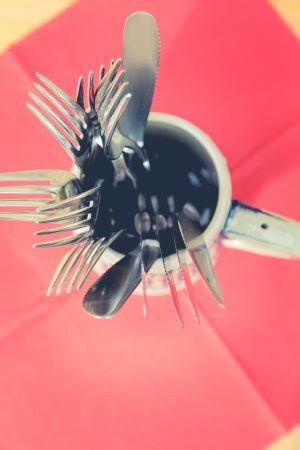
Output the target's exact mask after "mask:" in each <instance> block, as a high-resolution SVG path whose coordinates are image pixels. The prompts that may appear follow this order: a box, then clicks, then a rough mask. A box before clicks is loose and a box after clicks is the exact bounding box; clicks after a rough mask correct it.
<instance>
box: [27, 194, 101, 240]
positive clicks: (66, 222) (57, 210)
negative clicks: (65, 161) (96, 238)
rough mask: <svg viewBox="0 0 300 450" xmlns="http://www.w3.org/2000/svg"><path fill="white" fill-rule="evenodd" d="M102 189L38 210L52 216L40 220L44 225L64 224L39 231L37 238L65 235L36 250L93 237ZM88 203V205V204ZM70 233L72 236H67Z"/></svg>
mask: <svg viewBox="0 0 300 450" xmlns="http://www.w3.org/2000/svg"><path fill="white" fill-rule="evenodd" d="M99 191H100V188H99V187H96V188H93V189H90V190H89V191H86V192H82V193H81V194H78V195H75V196H73V197H70V198H68V199H66V200H62V201H60V202H57V203H53V204H51V205H47V206H45V207H43V208H41V209H39V210H38V212H40V213H44V214H45V213H47V212H49V211H51V214H50V215H49V216H47V217H46V218H43V219H41V220H40V223H42V224H55V223H63V224H62V225H61V226H58V227H54V228H49V229H45V230H41V231H38V232H37V233H35V234H36V236H49V235H50V236H51V235H61V234H62V235H63V236H62V237H59V238H58V239H55V240H52V241H45V242H40V243H38V244H35V245H34V247H35V248H42V247H57V246H62V245H71V244H74V243H78V242H82V241H83V240H86V239H88V238H89V237H91V236H92V235H93V232H94V221H93V218H94V216H95V214H94V213H95V212H96V210H97V207H98V206H97V205H98V202H99ZM86 203H87V204H86ZM68 232H70V233H71V235H70V236H65V234H66V233H68Z"/></svg>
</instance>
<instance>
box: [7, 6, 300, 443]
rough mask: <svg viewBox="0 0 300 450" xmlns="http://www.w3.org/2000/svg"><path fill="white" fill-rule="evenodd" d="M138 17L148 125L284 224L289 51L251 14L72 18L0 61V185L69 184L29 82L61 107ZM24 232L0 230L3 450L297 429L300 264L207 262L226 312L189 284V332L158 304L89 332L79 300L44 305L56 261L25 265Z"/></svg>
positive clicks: (47, 254)
mask: <svg viewBox="0 0 300 450" xmlns="http://www.w3.org/2000/svg"><path fill="white" fill-rule="evenodd" d="M137 9H138V10H142V9H145V10H148V11H149V12H151V13H153V14H154V15H155V17H156V19H157V21H158V23H159V28H160V31H161V42H162V54H161V67H160V72H159V81H158V86H157V90H156V96H155V102H154V105H153V110H156V111H162V112H169V113H172V114H176V115H179V116H181V117H183V118H185V119H188V120H190V121H192V122H193V123H195V124H196V125H197V126H199V127H200V128H202V129H203V130H204V131H206V132H207V133H208V134H210V136H211V137H212V138H213V140H215V142H216V143H217V144H218V145H219V147H220V149H221V151H222V152H223V153H224V154H225V156H226V157H227V158H228V162H229V166H230V169H231V171H232V176H233V188H234V194H235V197H237V198H239V199H240V200H243V201H246V202H247V201H248V202H251V203H252V204H254V205H255V206H258V207H264V208H266V209H270V210H273V211H274V212H278V213H282V214H286V215H288V216H291V217H293V218H294V219H298V220H300V213H299V208H298V204H299V203H298V195H297V192H299V187H300V181H299V180H300V177H299V175H300V174H299V171H300V169H299V167H300V166H299V164H298V162H299V157H298V154H299V146H300V126H299V125H300V124H299V117H300V103H299V98H300V83H299V80H300V57H299V56H300V51H299V44H298V41H297V40H296V39H295V38H294V37H293V36H292V35H291V33H290V31H289V30H288V29H287V28H286V26H285V25H284V24H283V23H282V22H281V20H280V19H279V18H278V17H277V16H276V14H275V13H274V12H273V10H272V9H271V7H270V6H269V5H268V4H267V3H265V2H263V1H261V0H252V1H251V2H241V1H239V0H232V1H231V2H228V1H226V0H210V1H209V2H207V1H204V0H203V1H202V0H201V1H196V0H193V1H192V0H186V1H185V2H179V1H177V2H175V3H174V2H171V1H169V0H165V1H164V2H159V1H158V0H153V1H152V2H151V4H149V2H146V1H138V0H133V1H130V2H122V1H121V0H111V1H110V2H109V3H105V2H103V1H100V2H99V0H98V1H96V0H82V1H80V2H78V3H77V4H76V5H75V6H74V7H72V8H70V9H68V10H67V11H66V12H65V13H63V14H62V15H60V16H59V17H58V18H57V19H55V20H54V21H52V22H51V23H49V24H48V25H46V26H45V27H43V28H41V29H40V30H38V31H37V32H36V33H34V34H33V35H31V36H30V37H28V38H27V39H25V40H24V41H23V42H21V43H19V44H18V45H16V46H15V47H13V48H11V49H10V50H9V51H8V52H7V53H5V54H4V55H2V56H1V58H0V67H1V70H0V74H1V75H0V77H1V84H0V98H1V105H0V117H1V146H2V159H1V165H0V170H1V172H3V171H8V170H11V171H13V170H22V169H23V170H25V169H34V168H36V169H38V168H65V169H67V168H69V166H70V161H69V160H68V157H67V156H66V155H65V154H64V153H63V151H62V150H61V149H60V147H59V145H58V144H57V143H56V142H55V140H54V139H53V137H52V136H50V135H49V133H48V132H47V131H46V130H44V129H43V127H42V126H41V125H40V124H39V123H37V121H36V119H35V118H33V117H32V116H31V115H30V113H29V112H27V111H26V109H25V102H26V99H27V98H28V96H27V93H28V90H30V89H31V87H32V85H31V81H32V79H33V78H34V73H35V72H36V71H40V72H42V73H44V74H45V75H47V76H49V78H51V79H53V81H55V82H56V83H57V84H58V85H59V86H61V87H62V88H63V89H64V90H66V91H67V92H69V93H70V94H72V95H74V92H75V89H76V82H77V78H78V76H79V75H81V74H87V72H88V70H89V69H90V68H92V69H94V70H97V69H98V67H99V66H100V64H101V63H106V64H108V62H109V60H110V58H111V57H117V56H119V55H120V53H121V43H122V29H123V23H124V19H125V18H126V16H127V15H128V14H130V13H131V12H133V11H134V10H137ZM35 228H36V227H35V226H34V225H32V224H26V225H23V226H22V225H20V224H13V223H1V237H0V245H1V249H2V256H3V263H2V266H1V267H2V271H1V277H0V283H1V284H0V285H1V300H0V360H1V371H0V398H1V408H0V424H1V426H0V428H1V433H0V447H1V448H3V449H17V448H22V450H27V449H28V450H40V449H43V450H47V449H49V450H50V449H51V450H52V449H53V448H56V449H69V448H70V449H71V448H72V450H82V449H87V450H94V449H95V450H96V449H99V448H103V449H105V450H117V449H118V450H119V449H130V450H135V449H136V450H137V449H139V450H140V449H143V450H148V449H149V450H154V449H157V450H176V449H182V448H188V449H189V450H196V449H197V450H198V449H200V448H201V449H203V450H217V449H222V450H223V449H224V450H225V449H226V450H227V449H228V450H241V449H243V450H260V449H263V448H264V447H265V446H266V445H267V444H269V443H270V442H272V441H273V440H275V438H277V437H278V436H280V435H281V434H283V433H284V432H285V431H286V430H287V429H288V428H290V427H291V426H292V425H294V424H296V423H297V422H299V420H300V398H299V385H300V364H299V351H300V331H299V316H300V306H299V301H298V297H299V292H300V286H299V275H298V274H299V270H300V265H299V264H300V263H298V262H296V261H292V262H290V261H282V260H276V259H271V258H264V257H260V256H254V255H250V254H247V253H242V252H237V251H231V250H227V249H222V250H221V253H220V258H219V261H218V264H217V269H216V270H217V274H218V277H219V279H220V283H221V285H222V288H223V291H224V297H225V300H226V305H227V308H226V310H225V311H223V310H219V309H218V308H217V306H216V305H215V304H214V303H213V301H212V300H211V299H210V298H209V295H208V294H207V293H206V291H205V289H204V288H203V286H202V285H201V284H197V286H196V287H195V289H196V291H197V295H198V297H199V303H200V308H201V311H202V322H201V325H200V326H198V325H197V324H196V323H195V322H194V321H193V319H192V315H191V313H190V311H189V309H188V305H186V302H184V316H185V325H186V326H185V329H184V331H182V330H181V329H180V328H179V326H178V325H177V323H176V319H175V316H174V313H173V309H172V305H171V301H170V299H169V298H168V297H164V298H154V299H152V300H151V303H150V319H149V320H148V321H144V320H143V318H142V307H141V300H140V298H137V297H134V296H133V297H132V298H131V299H130V300H129V301H128V303H127V305H126V306H125V307H124V309H123V310H122V311H121V312H120V314H119V315H118V316H117V317H116V318H114V319H113V320H110V321H97V320H95V319H93V318H91V317H89V316H87V315H86V314H85V313H84V312H83V310H82V308H81V298H82V293H80V294H74V295H72V296H71V297H70V296H69V297H68V296H62V297H60V298H53V299H46V298H44V297H43V293H44V291H45V288H46V286H47V282H48V280H49V279H50V276H51V273H52V272H53V270H54V268H55V266H56V264H57V262H58V260H59V257H60V255H61V253H60V252H59V251H57V250H51V249H50V250H33V249H32V248H31V245H32V242H33V238H32V232H33V231H34V229H35Z"/></svg>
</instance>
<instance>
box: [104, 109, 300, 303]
mask: <svg viewBox="0 0 300 450" xmlns="http://www.w3.org/2000/svg"><path fill="white" fill-rule="evenodd" d="M153 136H154V137H155V138H156V139H158V140H159V138H160V136H161V137H163V139H164V140H166V139H169V140H170V141H172V142H178V143H180V145H181V146H182V148H183V151H182V158H184V157H186V156H187V155H188V153H186V152H191V155H193V158H195V157H196V158H197V159H198V161H199V166H201V167H202V169H201V170H203V176H204V177H205V176H206V177H210V178H211V181H210V182H211V183H213V184H214V185H215V187H216V189H217V196H216V201H215V204H214V205H212V210H213V212H212V214H211V217H209V219H208V223H207V225H206V228H205V229H204V231H203V234H202V237H204V240H205V242H206V245H207V247H208V250H209V253H210V256H211V258H212V261H213V263H214V262H215V261H216V258H217V254H218V251H219V249H220V247H221V246H226V247H230V248H234V249H240V250H246V251H249V252H253V253H258V254H262V255H268V256H275V257H280V258H299V257H300V223H298V222H295V221H293V220H289V219H287V218H285V217H282V216H279V215H276V214H273V213H270V212H268V211H263V210H260V209H257V208H255V207H253V206H249V205H246V204H244V203H242V202H239V201H238V200H233V199H232V191H231V177H230V173H229V170H228V167H227V163H226V159H225V158H224V156H223V155H222V153H221V152H220V150H219V149H218V147H217V146H216V145H215V144H214V142H213V141H212V140H211V139H210V138H209V137H208V136H207V135H206V134H205V133H204V132H203V131H201V130H200V129H199V128H197V127H196V126H195V125H193V124H191V123H190V122H188V121H186V120H184V119H181V118H179V117H177V116H173V115H169V114H163V113H151V114H150V116H149V120H148V123H147V128H146V133H145V146H146V148H147V140H149V137H150V138H151V137H153ZM162 151H163V148H162ZM165 151H170V170H172V153H171V152H172V146H169V147H168V148H167V149H166V150H165ZM195 183H197V180H195ZM204 212H205V211H204ZM199 245H200V242H198V240H197V238H195V239H194V241H193V242H192V246H193V247H194V248H197V246H199ZM122 257H123V255H122V254H120V253H117V252H116V251H114V250H112V249H109V250H107V252H106V253H105V257H104V258H103V259H102V261H99V263H98V265H97V266H96V271H97V273H98V274H101V273H103V272H104V271H106V270H107V269H108V268H109V267H110V266H111V265H113V264H114V263H116V262H117V261H118V260H119V259H121V258H122ZM170 258H171V260H173V262H174V267H175V265H176V255H171V257H170ZM189 264H190V271H191V276H192V279H193V280H195V279H196V278H197V276H198V274H197V272H196V270H195V268H194V267H193V264H192V262H191V260H189ZM177 266H178V264H177ZM177 272H178V274H177V275H176V274H175V279H176V281H177V287H178V289H181V288H182V287H183V282H182V280H181V276H180V273H179V272H180V270H179V269H177ZM147 288H148V293H149V294H150V295H164V294H165V293H166V292H167V291H168V290H169V286H168V283H167V280H166V277H165V275H164V268H163V264H162V261H161V259H159V260H157V261H156V263H155V264H154V265H153V267H152V268H151V271H150V273H149V274H148V276H147ZM135 294H142V289H141V287H138V288H137V289H136V291H135Z"/></svg>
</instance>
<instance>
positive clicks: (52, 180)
mask: <svg viewBox="0 0 300 450" xmlns="http://www.w3.org/2000/svg"><path fill="white" fill-rule="evenodd" d="M75 179H76V177H75V175H73V174H72V173H71V172H67V171H64V170H29V171H20V172H8V173H1V174H0V183H1V184H2V182H6V183H7V182H12V181H14V182H16V183H21V182H25V181H28V182H43V183H44V184H35V185H31V184H27V185H16V186H13V185H7V184H6V185H4V186H0V206H1V207H5V211H1V212H0V220H20V221H33V222H39V221H40V220H43V219H44V218H45V217H47V216H48V215H49V214H48V213H47V214H45V212H43V211H42V209H43V208H44V207H46V208H48V207H49V206H50V205H51V204H52V203H55V202H56V201H57V200H58V199H59V198H60V197H61V194H62V193H63V192H64V189H65V187H66V186H67V185H68V186H69V187H70V188H71V189H70V191H71V192H73V193H76V188H75V183H74V180H75ZM45 183H47V184H45ZM3 195H5V196H6V197H5V198H2V196H3ZM11 195H14V197H11V198H7V196H11ZM16 195H18V197H16ZM25 195H27V196H28V197H24V196H25ZM12 207H13V208H20V207H24V208H34V211H30V210H27V209H26V210H23V211H22V210H21V211H20V210H11V209H10V208H12ZM37 208H41V210H39V211H35V210H36V209H37Z"/></svg>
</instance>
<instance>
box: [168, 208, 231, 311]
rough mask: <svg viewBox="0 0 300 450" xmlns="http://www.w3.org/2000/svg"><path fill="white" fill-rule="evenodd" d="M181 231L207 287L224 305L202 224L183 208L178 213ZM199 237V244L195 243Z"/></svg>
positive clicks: (222, 305)
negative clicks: (195, 244)
mask: <svg viewBox="0 0 300 450" xmlns="http://www.w3.org/2000/svg"><path fill="white" fill-rule="evenodd" d="M176 215H177V218H178V226H179V231H180V233H181V235H182V237H183V239H184V241H185V244H186V247H187V249H188V251H189V253H190V255H191V258H192V260H193V262H194V264H195V266H196V268H197V270H198V272H199V273H200V275H201V277H202V279H203V281H204V282H205V285H206V287H207V288H208V290H209V291H210V292H211V294H212V295H213V297H214V298H215V299H216V301H217V302H218V304H219V306H221V307H224V301H223V297H222V293H221V289H220V286H219V284H218V281H217V278H216V275H215V272H214V268H213V265H212V261H211V258H210V255H209V252H208V248H207V245H206V242H205V240H204V237H203V232H202V230H201V226H200V223H199V221H198V220H197V218H196V217H193V218H192V217H190V216H188V215H187V213H186V211H185V210H183V211H182V212H180V213H177V214H176ZM195 239H197V246H196V247H195V246H194V245H193V242H195Z"/></svg>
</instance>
